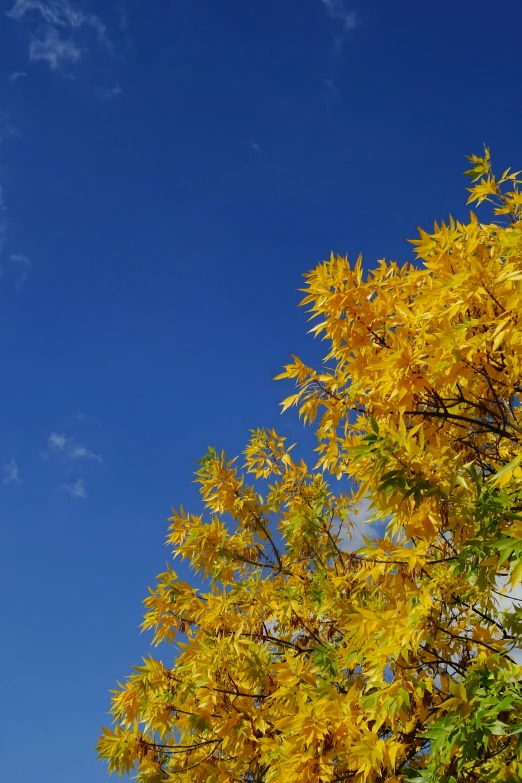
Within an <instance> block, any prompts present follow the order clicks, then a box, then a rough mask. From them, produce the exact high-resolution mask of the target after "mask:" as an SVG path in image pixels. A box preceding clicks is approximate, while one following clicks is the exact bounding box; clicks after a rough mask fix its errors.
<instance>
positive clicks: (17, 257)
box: [9, 253, 32, 291]
mask: <svg viewBox="0 0 522 783" xmlns="http://www.w3.org/2000/svg"><path fill="white" fill-rule="evenodd" d="M9 261H10V262H11V264H12V265H13V266H14V267H16V270H17V271H16V278H15V288H16V290H17V291H21V290H22V288H23V287H24V285H25V284H26V282H27V278H28V277H29V272H30V271H31V267H32V263H31V261H30V259H29V258H28V257H27V256H25V255H24V254H23V253H11V255H10V257H9Z"/></svg>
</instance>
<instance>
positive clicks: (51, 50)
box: [7, 0, 110, 70]
mask: <svg viewBox="0 0 522 783" xmlns="http://www.w3.org/2000/svg"><path fill="white" fill-rule="evenodd" d="M7 15H8V16H9V17H10V18H11V19H13V20H14V21H17V22H25V21H26V19H28V20H29V21H31V20H34V21H35V22H37V23H39V29H38V31H37V32H36V33H33V34H32V35H31V40H30V43H29V59H30V60H31V61H33V62H35V61H39V60H40V61H44V62H47V63H48V65H49V67H50V68H51V70H56V69H57V68H58V67H59V66H60V65H62V64H63V63H73V64H74V63H77V62H78V61H79V60H80V59H81V57H82V55H83V53H84V51H85V47H84V46H81V45H80V44H79V43H78V42H77V41H76V40H75V39H74V38H73V34H74V33H76V32H78V31H79V30H81V29H82V28H87V29H90V30H91V31H92V32H93V33H94V34H95V35H96V37H97V38H98V40H99V41H101V42H103V43H104V44H105V45H106V46H108V47H109V48H110V42H109V40H108V38H107V29H106V27H105V25H104V23H103V22H102V20H101V19H100V17H99V16H96V14H87V13H84V12H83V11H82V10H80V9H78V8H77V7H75V6H74V5H73V4H72V3H71V2H70V1H69V0H16V2H15V4H14V6H13V8H12V9H11V10H10V11H9V12H8V13H7Z"/></svg>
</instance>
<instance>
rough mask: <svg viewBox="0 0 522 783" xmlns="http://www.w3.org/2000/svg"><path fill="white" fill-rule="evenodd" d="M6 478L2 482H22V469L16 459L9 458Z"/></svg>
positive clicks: (6, 465)
mask: <svg viewBox="0 0 522 783" xmlns="http://www.w3.org/2000/svg"><path fill="white" fill-rule="evenodd" d="M3 470H4V479H3V481H2V484H21V483H22V480H21V478H20V471H19V470H18V464H17V462H16V460H15V459H11V460H9V462H6V464H5V465H4V468H3Z"/></svg>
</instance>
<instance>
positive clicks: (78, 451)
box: [47, 432, 103, 465]
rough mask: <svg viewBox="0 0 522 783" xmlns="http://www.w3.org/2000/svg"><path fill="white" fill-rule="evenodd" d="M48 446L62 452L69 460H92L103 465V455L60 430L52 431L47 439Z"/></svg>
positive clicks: (56, 451) (53, 450)
mask: <svg viewBox="0 0 522 783" xmlns="http://www.w3.org/2000/svg"><path fill="white" fill-rule="evenodd" d="M47 446H48V448H49V449H50V450H51V451H52V452H55V453H62V454H63V455H64V457H65V458H66V459H67V460H71V461H73V460H81V459H86V460H91V461H92V462H97V463H98V464H99V465H103V457H102V456H101V454H96V453H95V452H94V451H91V450H90V449H88V448H86V447H85V446H82V445H81V444H80V443H77V442H76V441H75V440H74V438H70V437H68V436H67V435H63V434H62V433H60V432H52V433H51V434H50V435H49V438H48V439H47Z"/></svg>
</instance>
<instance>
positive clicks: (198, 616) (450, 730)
mask: <svg viewBox="0 0 522 783" xmlns="http://www.w3.org/2000/svg"><path fill="white" fill-rule="evenodd" d="M470 160H471V161H472V166H473V168H472V169H471V171H469V172H467V174H468V175H470V176H471V177H472V180H473V184H472V187H471V188H470V191H471V196H470V202H478V203H480V202H483V201H486V202H492V205H493V207H492V208H493V215H494V216H493V217H492V218H491V219H492V221H493V222H489V223H482V222H479V220H478V218H477V217H476V216H475V214H473V213H472V214H471V215H470V221H469V223H467V224H463V223H460V222H456V221H455V220H453V219H450V221H449V224H447V225H446V224H444V223H442V225H440V226H439V225H437V224H435V227H434V230H433V232H432V233H427V232H425V231H423V230H420V233H419V238H418V239H417V240H414V241H413V245H414V246H415V252H416V255H417V257H418V259H419V261H420V262H422V263H415V264H414V263H408V264H405V265H404V266H402V267H399V266H398V265H397V264H396V263H395V262H387V261H384V260H383V261H380V262H379V264H378V266H377V268H376V269H374V270H373V271H371V272H369V273H367V274H365V273H364V271H363V266H362V260H361V258H358V259H357V261H356V263H355V264H354V265H353V266H352V265H351V264H350V263H349V261H348V259H347V258H341V257H338V256H333V255H332V257H331V258H330V260H329V261H326V262H324V263H322V264H320V265H319V266H318V267H317V268H316V269H314V270H313V271H312V272H310V273H308V274H307V275H306V287H305V289H304V290H305V297H304V299H303V304H304V305H307V306H308V307H309V308H310V311H311V313H312V317H313V318H316V319H318V320H317V323H316V325H315V326H314V327H313V329H312V331H313V332H314V334H316V335H322V337H323V339H325V340H326V341H327V343H328V354H327V356H326V358H325V367H324V368H322V369H318V370H316V369H313V368H310V367H307V366H306V365H305V364H304V363H302V362H301V361H300V360H299V359H297V358H293V359H292V362H291V363H290V364H289V365H288V366H287V367H286V368H285V370H284V372H283V373H282V375H281V376H279V377H281V378H290V379H293V380H294V381H295V383H296V387H297V388H296V391H295V393H294V394H293V395H292V396H290V397H288V399H286V401H285V402H284V404H283V407H284V408H288V407H290V406H297V407H298V408H299V411H300V415H301V417H302V419H303V421H304V422H305V423H307V424H309V423H312V422H315V423H316V427H317V432H316V434H317V452H318V462H317V465H316V466H315V467H309V466H308V465H306V464H305V462H304V461H303V460H301V459H298V458H295V457H294V453H295V452H293V451H292V447H289V446H287V445H286V442H285V439H284V438H282V437H279V436H278V435H277V434H276V433H275V432H274V431H272V430H258V431H255V432H254V433H253V434H252V437H251V438H250V441H249V443H248V445H247V448H246V451H245V465H244V467H243V468H241V469H240V468H239V467H237V466H236V464H235V461H234V460H227V458H226V456H225V455H224V454H222V453H218V452H217V451H215V450H213V449H210V450H209V451H208V453H207V455H206V456H205V457H204V459H203V460H202V461H201V462H200V464H199V469H198V472H197V480H198V481H199V483H200V488H201V494H202V498H203V501H204V504H205V507H206V510H207V513H206V514H205V515H204V516H193V515H190V514H187V513H185V511H184V510H183V509H180V510H179V511H177V512H176V513H174V515H173V516H172V518H171V519H170V528H169V532H168V543H169V544H170V545H171V547H172V548H173V550H174V554H175V556H177V557H180V558H182V559H186V560H189V561H190V565H191V568H192V569H193V571H194V573H195V574H196V575H197V577H198V579H199V583H200V586H199V588H197V587H194V586H193V585H190V584H187V583H186V582H183V581H181V580H180V579H179V578H178V577H177V575H176V573H175V572H174V570H172V569H171V568H170V567H168V568H167V570H166V571H165V573H163V574H161V575H160V576H159V577H158V581H157V584H156V586H155V587H154V589H150V595H149V596H148V598H147V599H146V601H145V606H146V615H145V622H144V628H145V629H152V630H153V631H154V642H155V643H162V642H169V643H171V644H172V645H174V648H175V655H174V662H173V664H169V665H165V664H163V663H161V662H160V661H159V660H156V659H155V658H153V657H149V658H147V659H146V660H144V662H143V665H142V666H138V667H135V668H134V670H133V672H132V674H131V675H130V677H129V678H128V679H127V681H126V682H125V684H123V685H120V686H119V689H118V690H117V691H116V692H115V694H114V697H113V700H112V715H113V717H114V721H115V728H114V729H112V730H110V729H104V730H103V736H102V738H101V739H100V741H99V745H98V750H99V754H100V756H101V757H102V758H104V759H107V760H108V763H109V769H110V771H118V772H120V774H123V773H126V772H129V771H130V770H131V769H132V768H135V769H136V770H137V772H138V779H139V780H140V781H143V782H144V783H145V782H147V783H152V782H153V781H160V780H180V781H183V780H185V781H208V783H225V781H252V783H254V782H255V783H268V781H271V782H272V783H291V781H309V782H310V783H312V782H314V783H315V782H316V781H329V782H330V781H339V782H340V781H353V782H354V783H363V782H367V783H370V782H371V783H381V782H384V781H388V783H392V782H393V783H398V781H405V780H410V781H418V782H419V783H421V782H422V783H435V781H437V783H440V782H444V783H471V782H472V781H513V782H514V781H520V780H522V687H521V676H522V667H520V666H519V665H518V664H517V661H518V660H521V657H520V652H521V650H520V644H521V640H522V599H519V598H516V593H514V592H513V591H514V590H515V591H516V587H517V585H518V584H519V583H520V581H521V580H522V448H521V445H522V425H521V421H520V399H521V395H522V379H521V373H522V331H521V323H522V320H521V319H522V296H521V292H520V286H521V283H520V281H521V280H522V193H520V192H519V186H520V185H521V184H522V181H521V180H520V179H518V174H512V173H510V170H508V171H506V172H505V173H504V174H503V176H502V177H501V178H500V179H497V178H495V176H494V174H493V172H492V169H491V161H490V154H489V151H488V150H487V149H486V150H485V153H484V155H483V156H482V157H478V156H472V157H471V158H470ZM366 508H369V509H370V510H369V511H368V512H365V511H364V510H365V509H366ZM358 512H359V513H360V514H363V513H365V514H366V517H367V520H366V521H370V520H373V525H372V527H371V528H368V536H367V537H366V538H365V541H364V546H363V547H361V548H359V549H358V550H357V551H355V552H354V551H351V549H353V547H351V546H350V536H351V534H352V531H353V526H354V520H355V519H356V518H357V513H358ZM372 531H373V535H372V536H370V532H372ZM510 596H511V597H510Z"/></svg>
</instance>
